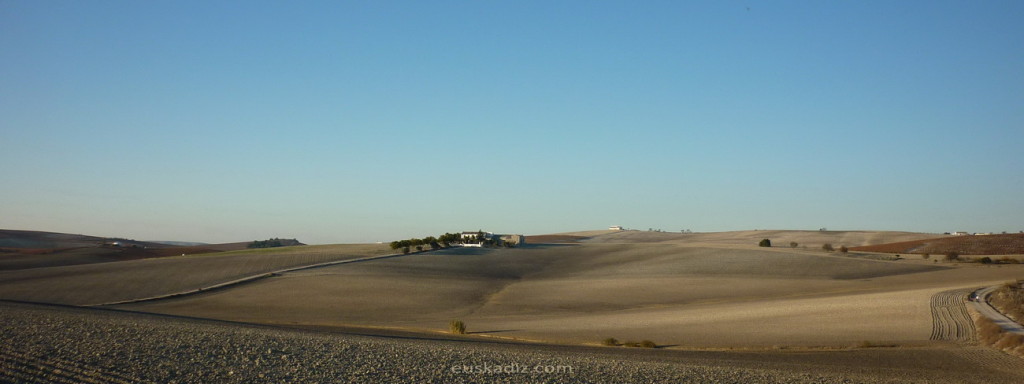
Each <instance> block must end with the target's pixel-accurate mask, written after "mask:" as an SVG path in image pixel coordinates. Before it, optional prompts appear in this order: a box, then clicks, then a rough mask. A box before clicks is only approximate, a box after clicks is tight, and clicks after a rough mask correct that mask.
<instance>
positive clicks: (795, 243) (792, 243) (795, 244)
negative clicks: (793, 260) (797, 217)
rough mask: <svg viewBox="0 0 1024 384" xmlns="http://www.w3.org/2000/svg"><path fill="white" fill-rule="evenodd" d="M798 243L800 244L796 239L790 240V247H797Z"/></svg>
mask: <svg viewBox="0 0 1024 384" xmlns="http://www.w3.org/2000/svg"><path fill="white" fill-rule="evenodd" d="M798 245H800V244H798V243H797V242H795V241H790V242H789V247H790V248H796V246H798Z"/></svg>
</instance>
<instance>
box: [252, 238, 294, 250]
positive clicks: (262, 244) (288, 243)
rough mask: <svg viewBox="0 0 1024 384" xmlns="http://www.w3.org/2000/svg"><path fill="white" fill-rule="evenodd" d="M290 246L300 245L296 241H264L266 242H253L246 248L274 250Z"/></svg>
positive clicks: (276, 239)
mask: <svg viewBox="0 0 1024 384" xmlns="http://www.w3.org/2000/svg"><path fill="white" fill-rule="evenodd" d="M292 245H302V243H300V242H299V241H298V240H296V239H278V238H276V237H275V238H273V239H266V240H255V241H253V242H251V243H249V245H248V248H274V247H287V246H292Z"/></svg>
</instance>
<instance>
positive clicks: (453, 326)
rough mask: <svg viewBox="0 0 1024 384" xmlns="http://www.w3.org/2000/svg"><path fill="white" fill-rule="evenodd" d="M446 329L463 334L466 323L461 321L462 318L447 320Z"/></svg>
mask: <svg viewBox="0 0 1024 384" xmlns="http://www.w3.org/2000/svg"><path fill="white" fill-rule="evenodd" d="M448 330H449V331H451V333H454V334H456V335H465V334H466V323H463V322H462V320H452V321H449V322H448Z"/></svg>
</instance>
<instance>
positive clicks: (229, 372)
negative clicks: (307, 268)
mask: <svg viewBox="0 0 1024 384" xmlns="http://www.w3.org/2000/svg"><path fill="white" fill-rule="evenodd" d="M0 323H2V324H4V327H2V328H0V337H2V338H3V340H4V343H2V344H0V382H24V383H168V382H217V383H251V382H325V383H326V382H346V383H382V382H410V383H427V382H433V383H456V382H468V383H519V382H546V383H669V382H674V383H750V384H762V383H993V384H1001V383H1019V382H1021V380H1024V363H1022V361H1021V360H1019V359H1015V358H1013V357H1010V356H1007V355H1004V354H1002V353H1000V352H998V351H995V350H992V349H988V348H979V347H955V348H950V347H941V346H939V347H928V348H909V349H906V348H902V349H900V348H863V349H849V350H842V351H813V350H812V351H785V350H779V351H674V350H641V349H633V348H603V347H583V346H559V345H538V344H524V343H508V342H493V341H492V342H488V341H481V340H478V339H474V338H459V337H454V336H452V337H367V336H359V335H351V334H346V333H339V332H316V331H308V330H290V329H283V328H279V327H265V326H253V325H248V324H238V323H226V322H217V321H209V320H202V319H189V318H180V317H166V316H156V315H150V314H141V313H124V312H116V311H104V310H97V309H80V308H68V307H55V306H40V305H24V304H12V303H4V302H0ZM485 370H487V371H485Z"/></svg>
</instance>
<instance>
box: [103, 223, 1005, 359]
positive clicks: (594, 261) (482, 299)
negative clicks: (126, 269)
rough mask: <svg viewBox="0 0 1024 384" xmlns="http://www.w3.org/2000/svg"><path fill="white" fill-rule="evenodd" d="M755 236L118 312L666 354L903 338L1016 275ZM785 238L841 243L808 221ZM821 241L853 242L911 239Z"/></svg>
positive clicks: (267, 284)
mask: <svg viewBox="0 0 1024 384" xmlns="http://www.w3.org/2000/svg"><path fill="white" fill-rule="evenodd" d="M765 232H766V231H750V232H745V233H743V234H742V235H741V236H740V237H741V238H743V239H745V240H743V241H738V240H735V239H734V238H733V237H730V235H728V234H708V235H706V236H703V238H698V239H696V241H694V238H692V237H689V236H699V234H694V235H690V234H669V233H657V232H654V233H651V232H626V233H609V234H604V235H601V234H598V235H596V236H594V237H592V238H591V239H588V240H586V241H584V242H582V243H579V244H562V245H551V246H546V245H534V246H531V247H527V248H522V249H510V250H505V249H502V250H489V249H473V248H464V249H453V250H444V251H439V252H431V253H427V254H421V255H410V256H406V257H401V258H395V259H387V260H379V261H372V262H363V263H358V264H348V265H339V266H333V267H325V268H318V269H314V270H307V271H301V272H295V273H288V274H285V275H283V276H279V277H274V278H270V279H264V280H260V281H258V282H254V283H248V284H245V285H241V286H238V287H235V288H232V289H227V290H221V291H216V292H211V293H206V294H201V295H197V296H191V297H187V298H181V299H172V300H164V301H158V302H152V303H142V304H133V305H127V306H121V307H120V308H126V309H132V310H140V311H151V312H158V313H169V314H179V315H187V316H196V317H207V318H217V319H230V320H240V321H248V322H263V323H279V324H306V325H324V326H352V325H355V326H366V327H392V328H399V329H411V330H423V331H440V330H444V329H445V328H446V327H447V322H448V321H449V320H450V319H461V320H463V321H465V322H466V323H467V324H468V326H469V330H470V331H471V332H475V333H476V334H477V335H480V336H488V337H503V338H518V339H530V340H545V341H556V342H565V343H574V344H579V343H583V344H587V343H598V342H600V340H603V339H604V338H607V337H615V338H618V339H620V340H623V341H625V340H642V339H649V340H653V341H655V342H657V343H658V344H660V345H667V346H676V347H678V348H765V347H767V348H794V347H848V346H851V345H857V344H863V343H865V342H867V343H870V344H873V345H901V346H908V345H910V346H914V345H923V344H928V343H930V341H929V335H930V334H931V331H932V317H931V316H932V315H931V312H930V307H929V298H930V297H931V296H932V295H934V294H936V293H938V292H941V291H946V290H949V289H953V288H963V287H976V286H984V285H989V284H996V283H999V282H1002V281H1006V280H1010V279H1015V278H1019V277H1022V276H1024V267H1020V266H1012V267H1011V266H1003V267H995V266H980V265H946V264H941V263H935V262H934V261H930V260H919V259H907V260H901V261H877V260H870V259H865V258H858V257H848V256H836V255H830V254H825V253H824V252H821V251H817V250H803V249H802V248H800V247H798V248H797V249H789V248H788V247H787V248H773V249H758V247H756V241H757V239H759V238H762V237H768V236H767V234H766V233H765ZM734 235H735V234H734ZM718 236H721V237H722V239H719V240H716V239H715V238H714V237H718ZM787 236H788V238H792V239H794V240H790V241H798V242H813V241H815V239H817V240H822V241H826V242H832V243H833V244H840V242H838V241H831V240H828V239H827V238H824V237H822V236H825V234H822V233H820V232H818V231H808V232H806V233H797V234H788V235H787ZM833 236H834V237H835V238H836V239H846V240H848V241H850V243H849V245H850V246H852V245H856V244H863V243H865V242H867V243H871V242H874V241H878V242H888V241H900V239H901V238H902V237H906V236H910V235H909V234H902V233H896V234H893V233H888V234H878V233H870V232H864V233H860V232H857V233H852V234H851V233H838V234H833ZM784 237H786V236H778V238H784ZM723 239H724V240H723ZM751 239H754V240H753V243H754V244H755V245H754V246H750V245H749V244H750V240H751ZM772 239H773V242H776V243H778V242H777V241H776V240H775V238H772ZM786 243H787V244H788V241H786Z"/></svg>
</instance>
